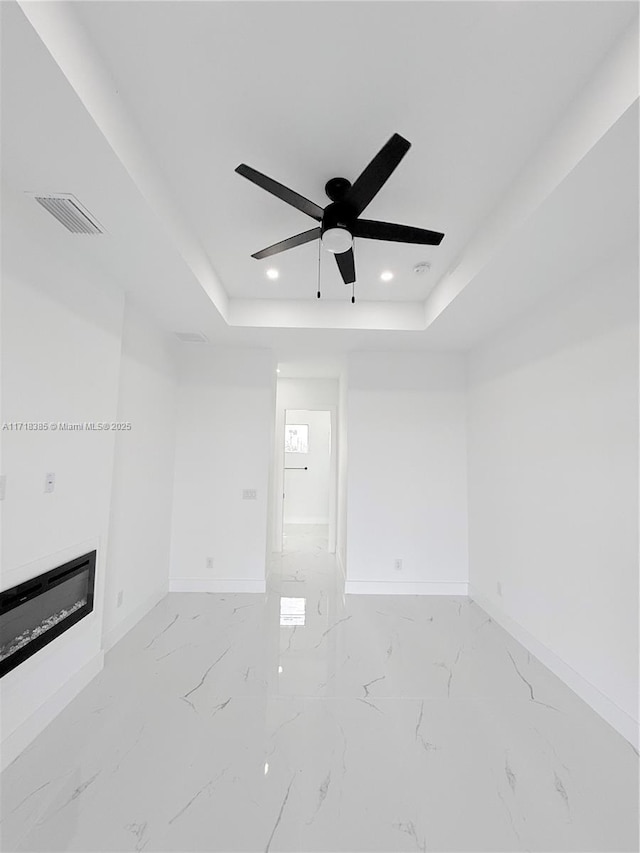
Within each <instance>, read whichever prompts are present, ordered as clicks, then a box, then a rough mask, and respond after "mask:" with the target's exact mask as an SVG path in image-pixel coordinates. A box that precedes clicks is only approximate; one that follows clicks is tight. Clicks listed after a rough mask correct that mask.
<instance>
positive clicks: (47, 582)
mask: <svg viewBox="0 0 640 853" xmlns="http://www.w3.org/2000/svg"><path fill="white" fill-rule="evenodd" d="M94 578H95V551H93V552H91V554H88V555H85V556H84V557H80V558H78V559H76V560H72V561H71V562H70V563H65V564H64V565H63V566H59V567H58V568H57V569H53V570H52V571H49V572H46V573H45V574H43V575H40V576H39V577H37V578H33V579H32V580H30V581H27V582H26V583H23V584H20V585H19V586H17V587H13V588H12V589H10V590H6V591H5V592H2V593H0V675H4V674H5V673H6V672H8V671H9V670H10V669H13V668H14V667H15V666H17V665H18V663H21V662H22V661H23V660H26V658H27V657H30V656H31V655H32V654H34V652H36V651H38V650H39V649H41V648H43V646H45V645H47V644H48V643H49V642H51V640H53V639H55V637H58V636H59V635H60V634H62V633H63V632H64V631H66V630H67V629H68V628H70V627H71V625H74V624H75V623H76V622H78V621H79V620H80V619H81V618H82V617H83V616H86V615H87V614H88V613H90V612H91V610H93V584H94Z"/></svg>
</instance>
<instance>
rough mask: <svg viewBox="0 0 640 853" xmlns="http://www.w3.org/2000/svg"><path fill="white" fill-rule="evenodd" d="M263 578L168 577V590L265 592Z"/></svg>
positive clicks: (265, 586) (265, 587)
mask: <svg viewBox="0 0 640 853" xmlns="http://www.w3.org/2000/svg"><path fill="white" fill-rule="evenodd" d="M266 591H267V583H266V580H265V579H262V580H254V579H253V578H169V592H266Z"/></svg>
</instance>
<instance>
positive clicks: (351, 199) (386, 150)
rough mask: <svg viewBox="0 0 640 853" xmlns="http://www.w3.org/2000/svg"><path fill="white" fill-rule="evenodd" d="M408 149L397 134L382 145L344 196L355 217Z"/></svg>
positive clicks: (407, 143)
mask: <svg viewBox="0 0 640 853" xmlns="http://www.w3.org/2000/svg"><path fill="white" fill-rule="evenodd" d="M410 148H411V143H410V142H408V141H407V140H406V139H404V138H403V137H402V136H400V134H399V133H394V134H393V136H392V137H391V139H390V140H389V141H388V142H387V143H386V145H383V146H382V148H381V149H380V151H378V153H377V154H376V156H375V157H374V158H373V160H372V161H371V162H370V163H369V165H368V166H367V167H366V169H365V170H364V171H363V172H362V174H361V175H360V177H359V178H357V180H356V181H355V183H354V184H353V186H352V187H351V188H350V189H349V191H348V192H347V194H346V196H345V201H346V202H348V203H349V205H350V206H351V208H352V209H353V210H354V211H355V213H356V216H359V215H360V214H361V213H362V211H363V210H364V209H365V207H366V206H367V205H368V204H369V202H370V201H371V200H372V198H373V197H374V196H375V195H376V194H377V193H378V191H379V190H380V189H381V187H382V185H383V184H384V183H386V181H387V179H388V178H389V176H390V175H391V173H392V172H393V170H394V169H395V168H396V166H397V165H398V163H399V162H400V161H401V160H402V158H403V157H404V155H405V154H406V153H407V151H408V150H409V149H410Z"/></svg>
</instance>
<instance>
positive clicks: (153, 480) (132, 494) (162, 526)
mask: <svg viewBox="0 0 640 853" xmlns="http://www.w3.org/2000/svg"><path fill="white" fill-rule="evenodd" d="M176 385H177V382H176V369H175V356H174V352H173V346H172V344H171V343H170V341H169V339H168V336H167V334H166V333H164V332H162V331H160V330H159V329H158V328H157V327H156V326H155V325H154V324H153V323H152V322H151V321H150V320H149V318H148V317H147V316H146V315H145V314H144V313H143V312H142V311H140V310H139V309H138V308H136V307H134V306H133V305H131V304H127V306H126V311H125V318H124V329H123V336H122V356H121V362H120V381H119V396H118V414H117V420H118V421H119V422H121V423H130V424H131V430H130V431H124V432H118V433H117V434H116V446H115V460H114V469H113V491H112V501H111V521H110V530H109V553H108V561H107V572H106V584H105V613H104V637H105V642H104V645H105V648H110V647H111V646H112V645H113V644H114V643H115V642H117V640H119V639H120V637H121V636H122V635H123V634H124V633H125V632H126V631H127V630H128V629H129V628H131V627H132V626H133V625H134V624H135V623H136V622H137V621H138V620H139V619H140V618H141V617H142V616H143V615H144V614H145V613H147V612H148V611H149V610H150V609H151V607H153V606H154V605H155V604H156V603H157V602H158V601H159V600H160V598H162V597H163V596H164V595H165V594H166V592H167V591H168V588H169V545H170V534H171V506H172V499H173V466H174V448H175V420H176ZM119 592H122V604H121V606H118V593H119Z"/></svg>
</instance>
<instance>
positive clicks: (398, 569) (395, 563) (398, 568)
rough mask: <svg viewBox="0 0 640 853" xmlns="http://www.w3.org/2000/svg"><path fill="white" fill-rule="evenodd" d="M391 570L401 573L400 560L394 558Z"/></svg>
mask: <svg viewBox="0 0 640 853" xmlns="http://www.w3.org/2000/svg"><path fill="white" fill-rule="evenodd" d="M393 568H394V569H395V570H396V572H401V571H402V560H400V559H398V558H396V559H395V560H394V561H393Z"/></svg>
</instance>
